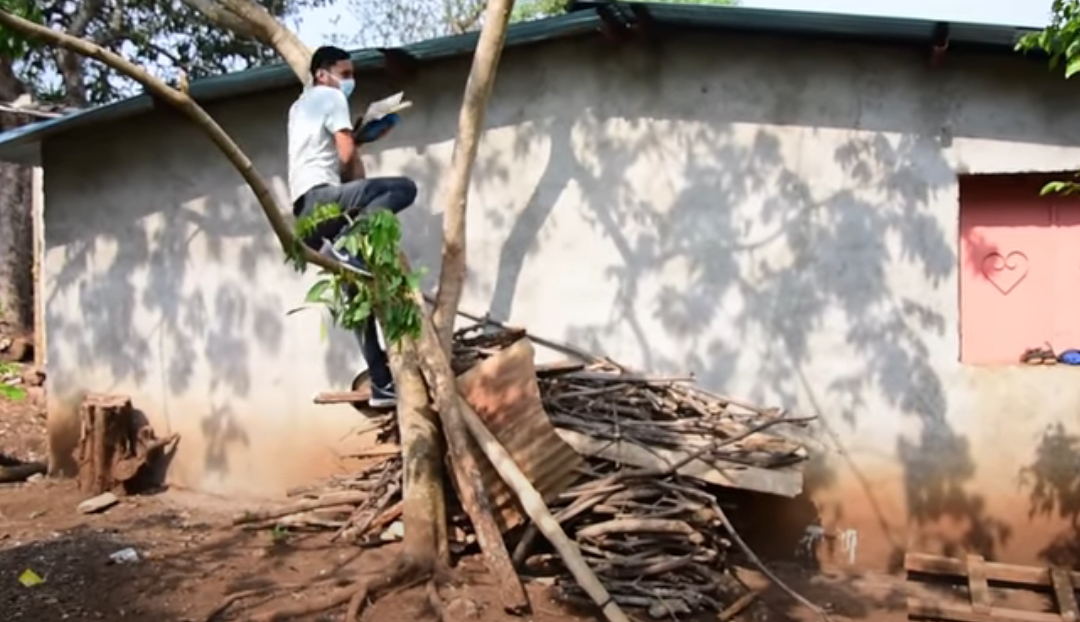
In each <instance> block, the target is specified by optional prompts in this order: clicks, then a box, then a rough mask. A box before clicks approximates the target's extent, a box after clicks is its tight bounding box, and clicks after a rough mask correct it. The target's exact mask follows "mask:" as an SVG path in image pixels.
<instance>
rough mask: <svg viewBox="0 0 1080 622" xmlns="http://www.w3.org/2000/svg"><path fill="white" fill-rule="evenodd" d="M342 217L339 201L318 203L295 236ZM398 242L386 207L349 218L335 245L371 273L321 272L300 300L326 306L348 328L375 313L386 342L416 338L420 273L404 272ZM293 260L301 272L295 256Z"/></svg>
mask: <svg viewBox="0 0 1080 622" xmlns="http://www.w3.org/2000/svg"><path fill="white" fill-rule="evenodd" d="M341 216H342V213H341V210H340V208H339V207H338V206H337V205H320V206H318V207H317V208H316V209H315V210H314V212H313V213H312V215H311V216H308V217H305V218H300V219H298V220H297V224H296V231H297V236H298V237H306V236H307V235H310V234H311V233H313V232H314V231H315V230H316V228H317V227H318V225H319V224H320V223H322V222H325V221H327V220H329V219H333V218H340V217H341ZM400 245H401V223H400V222H399V221H398V219H397V217H396V216H394V214H393V213H391V212H389V211H387V210H379V211H377V212H375V213H374V214H371V215H368V216H365V217H362V218H359V219H357V220H355V221H350V223H349V225H348V226H347V227H346V229H345V232H344V233H343V234H342V235H341V236H340V237H339V238H338V240H337V241H336V242H335V243H334V246H335V248H337V249H338V250H342V251H345V252H348V253H349V254H352V255H355V256H358V257H361V258H363V259H364V263H365V264H366V265H367V267H368V270H369V271H370V272H371V274H372V278H365V277H362V276H361V275H359V274H357V273H355V272H352V271H349V270H343V271H341V272H340V273H330V272H325V271H324V272H323V273H322V274H321V278H320V279H319V280H317V281H315V283H313V284H312V285H311V287H310V288H309V289H308V292H307V294H306V295H305V296H304V302H305V303H307V304H311V305H321V306H324V307H326V309H327V310H328V311H329V312H330V317H331V318H332V319H333V321H334V323H335V324H337V325H338V326H340V327H342V328H344V329H347V330H356V329H358V328H362V327H363V325H364V323H365V322H367V320H368V319H369V318H370V317H371V316H372V315H373V314H374V315H377V316H378V317H379V319H380V324H381V326H382V329H383V332H384V334H385V335H386V339H387V341H388V342H390V343H391V344H394V345H397V344H400V343H401V341H402V340H404V339H408V338H416V337H418V336H419V335H420V328H421V321H422V317H421V315H420V313H421V311H420V308H419V307H418V306H417V305H416V303H415V302H414V298H413V295H414V293H415V292H416V291H417V289H419V286H420V273H419V272H415V273H411V274H405V273H404V272H403V271H402V269H401V260H400ZM302 257H303V255H302V253H301V254H300V258H302ZM301 261H302V259H301ZM293 262H294V264H296V265H297V266H298V269H299V270H300V271H301V272H302V271H303V269H302V268H300V267H299V265H298V261H297V260H296V259H293Z"/></svg>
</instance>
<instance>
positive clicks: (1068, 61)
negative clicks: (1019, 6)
mask: <svg viewBox="0 0 1080 622" xmlns="http://www.w3.org/2000/svg"><path fill="white" fill-rule="evenodd" d="M1052 11H1053V13H1052V17H1051V19H1050V24H1049V25H1048V26H1047V27H1046V28H1045V29H1043V30H1041V31H1039V32H1033V33H1029V34H1026V35H1024V36H1023V37H1021V39H1020V41H1018V42H1017V44H1016V50H1017V51H1019V52H1030V51H1033V50H1035V51H1042V52H1045V53H1046V54H1047V55H1049V56H1050V68H1051V69H1057V68H1058V67H1060V66H1062V65H1064V67H1065V78H1066V79H1067V78H1071V77H1072V76H1073V75H1075V74H1076V73H1080V0H1054V3H1053V6H1052Z"/></svg>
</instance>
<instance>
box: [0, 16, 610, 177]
mask: <svg viewBox="0 0 1080 622" xmlns="http://www.w3.org/2000/svg"><path fill="white" fill-rule="evenodd" d="M599 26H600V19H599V17H597V15H596V13H595V12H594V11H583V12H578V13H569V14H567V15H560V16H557V17H552V18H549V19H543V20H536V21H532V22H525V23H522V24H514V25H513V26H512V27H511V28H510V29H509V31H508V32H507V35H506V45H507V46H509V47H514V46H522V45H528V44H530V43H539V42H543V41H549V40H552V39H559V38H563V37H573V36H580V35H584V34H589V33H592V32H595V31H596V30H597V29H598V28H599ZM477 38H478V35H477V34H476V33H469V34H464V35H457V36H451V37H441V38H438V39H430V40H427V41H420V42H417V43H414V44H411V45H407V46H404V47H402V48H396V49H399V50H401V51H404V52H406V53H408V54H409V55H411V56H413V57H414V58H416V59H417V60H419V61H421V62H428V61H434V60H438V59H442V58H451V57H454V56H461V55H464V54H469V53H471V52H472V51H473V49H475V48H476V41H477ZM352 58H353V62H354V63H355V64H356V68H357V69H358V70H360V71H363V70H369V69H378V68H380V67H382V66H383V64H384V59H383V55H382V53H381V52H380V51H379V50H377V49H361V50H355V51H353V52H352ZM297 84H298V82H297V80H296V77H295V76H294V75H293V72H292V70H290V69H289V67H288V66H287V65H285V64H284V63H278V64H274V65H268V66H265V67H257V68H255V69H249V70H247V71H240V72H237V73H231V74H227V75H223V76H214V77H211V78H204V79H201V80H195V81H194V82H192V83H191V89H190V91H189V92H190V94H191V96H192V97H193V98H195V100H196V101H198V102H199V103H202V104H206V103H209V102H213V101H217V100H222V99H228V98H231V97H239V96H242V95H249V94H252V93H258V92H261V91H268V90H271V89H277V88H286V87H289V86H295V85H297ZM153 108H154V103H153V100H152V99H151V98H150V97H149V96H147V95H138V96H135V97H131V98H128V99H125V100H122V101H119V102H115V103H112V104H106V105H104V106H98V107H96V108H91V109H89V110H84V111H82V112H77V113H75V114H70V115H67V116H64V117H60V118H56V119H49V120H47V121H42V122H40V123H33V124H30V125H24V126H22V127H19V128H16V129H14V130H10V131H7V132H3V133H0V161H9V162H23V163H36V162H35V160H36V158H37V156H38V150H37V144H38V143H40V141H42V140H44V139H45V138H47V137H49V136H54V135H56V134H58V133H60V132H67V131H70V130H72V129H75V128H79V127H85V126H87V125H92V124H95V123H103V122H106V121H115V120H119V119H124V118H127V117H131V116H134V115H136V114H140V113H143V112H147V111H149V110H152V109H153Z"/></svg>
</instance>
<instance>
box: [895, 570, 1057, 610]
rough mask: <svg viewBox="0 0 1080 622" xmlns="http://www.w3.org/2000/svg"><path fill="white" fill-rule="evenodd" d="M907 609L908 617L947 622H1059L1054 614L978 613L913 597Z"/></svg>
mask: <svg viewBox="0 0 1080 622" xmlns="http://www.w3.org/2000/svg"><path fill="white" fill-rule="evenodd" d="M961 563H962V562H961ZM907 609H908V617H912V618H923V619H930V620H948V621H949V622H1061V618H1060V617H1059V616H1058V614H1056V613H1043V612H1040V611H1020V610H1019V609H1001V608H998V607H991V608H990V609H989V611H985V612H980V611H975V610H973V609H972V608H971V606H970V605H963V604H960V603H950V602H946V601H941V600H936V599H924V598H915V597H908V599H907Z"/></svg>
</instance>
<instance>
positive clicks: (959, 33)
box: [0, 2, 1030, 162]
mask: <svg viewBox="0 0 1080 622" xmlns="http://www.w3.org/2000/svg"><path fill="white" fill-rule="evenodd" d="M631 4H635V5H638V7H639V8H640V7H643V8H644V9H645V10H646V11H647V12H648V14H649V15H650V16H651V17H652V19H653V20H654V21H655V22H656V23H658V24H661V25H664V26H666V27H671V28H708V29H718V30H732V31H742V32H762V33H773V34H790V35H803V36H813V37H830V38H858V39H864V40H877V41H896V42H903V41H912V42H916V41H918V42H922V41H928V40H930V38H931V36H932V34H933V32H934V29H935V27H937V25H938V22H935V21H932V20H915V19H896V18H888V17H876V16H866V15H841V14H833V13H813V12H807V11H777V10H771V9H749V8H743V7H722V6H710V5H693V4H652V3H645V2H639V3H626V2H618V3H616V2H577V3H575V4H574V5H573V6H572V8H571V12H570V13H568V14H566V15H560V16H556V17H551V18H547V19H541V20H536V21H531V22H525V23H520V24H514V25H513V26H512V27H511V28H510V30H509V32H508V33H507V41H506V44H507V46H510V47H513V46H520V45H527V44H530V43H538V42H542V41H548V40H551V39H557V38H562V37H571V36H578V35H584V34H588V33H592V32H597V31H598V30H599V28H600V25H601V23H602V20H601V19H600V17H599V15H598V12H597V11H598V10H599V9H603V10H604V11H606V12H612V13H616V14H621V15H625V16H627V18H628V19H632V12H631V10H630V5H631ZM949 27H950V42H951V45H960V46H964V45H971V46H979V47H987V48H995V49H999V50H1002V51H1005V50H1011V49H1012V46H1013V45H1014V43H1015V41H1016V40H1017V38H1018V37H1019V36H1020V35H1021V34H1023V33H1024V32H1028V31H1030V29H1024V28H1016V27H1012V26H999V25H993V24H971V23H950V24H949ZM477 36H478V35H477V34H476V33H470V34H465V35H458V36H452V37H442V38H439V39H431V40H428V41H421V42H418V43H414V44H411V45H407V46H405V47H403V48H399V49H400V50H402V51H404V52H406V53H408V54H410V55H411V56H413V57H415V58H416V59H418V60H420V61H422V62H423V61H432V60H437V59H440V58H447V57H452V56H459V55H463V54H468V53H470V52H472V50H473V49H474V48H475V47H476V40H477ZM352 56H353V60H354V62H355V63H356V65H357V68H358V69H361V70H363V69H375V68H378V67H381V66H382V65H383V62H384V61H383V57H382V54H381V53H380V52H379V51H378V50H374V49H364V50H357V51H355V52H353V54H352ZM294 84H296V78H295V77H294V76H293V74H292V72H291V71H290V70H289V68H288V67H287V66H285V65H283V64H277V65H271V66H267V67H259V68H256V69H251V70H248V71H242V72H238V73H235V74H229V75H225V76H216V77H212V78H206V79H203V80H196V81H195V82H193V83H192V85H191V94H192V96H193V97H194V98H195V99H196V100H198V101H200V102H203V103H206V102H211V101H214V100H219V99H225V98H229V97H237V96H240V95H246V94H251V93H256V92H259V91H264V90H269V89H274V88H283V87H288V86H291V85H294ZM152 108H153V102H152V100H151V99H150V98H149V97H147V96H146V95H140V96H137V97H133V98H131V99H126V100H124V101H121V102H117V103H114V104H109V105H106V106H102V107H99V108H94V109H91V110H87V111H84V112H80V113H76V114H73V115H68V116H66V117H62V118H59V119H50V120H48V121H43V122H41V123H35V124H32V125H27V126H24V127H21V128H18V129H15V130H11V131H8V132H5V133H2V134H0V160H7V161H15V162H28V161H30V160H31V159H33V158H35V157H36V154H37V144H38V143H39V142H40V141H41V140H43V139H44V138H46V137H48V136H52V135H55V134H57V133H58V132H64V131H68V130H71V129H74V128H77V127H82V126H86V125H89V124H92V123H101V122H104V121H111V120H116V119H121V118H124V117H129V116H132V115H135V114H138V113H140V112H145V111H148V110H150V109H152Z"/></svg>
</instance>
